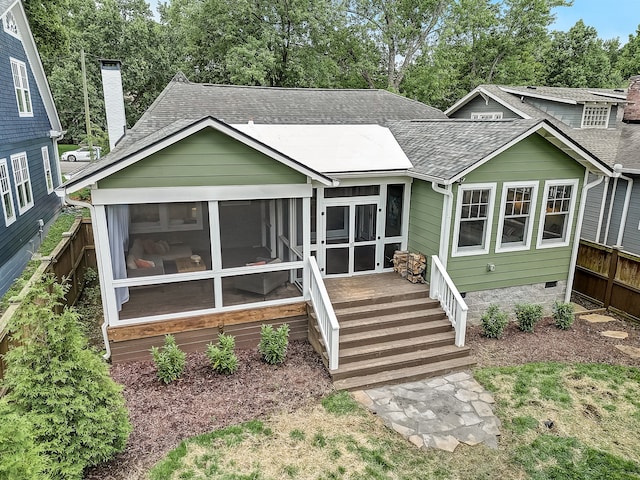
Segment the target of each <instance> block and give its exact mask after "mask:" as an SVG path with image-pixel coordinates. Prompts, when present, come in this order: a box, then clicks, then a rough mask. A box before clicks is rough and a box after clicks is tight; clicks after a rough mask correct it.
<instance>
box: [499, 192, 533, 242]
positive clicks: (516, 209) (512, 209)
mask: <svg viewBox="0 0 640 480" xmlns="http://www.w3.org/2000/svg"><path fill="white" fill-rule="evenodd" d="M537 190H538V182H506V183H505V184H504V185H503V188H502V205H501V210H500V221H499V223H498V234H497V238H496V252H501V251H507V250H510V251H513V250H527V249H529V247H530V245H531V232H532V231H533V221H532V218H533V215H534V214H535V211H536V197H537Z"/></svg>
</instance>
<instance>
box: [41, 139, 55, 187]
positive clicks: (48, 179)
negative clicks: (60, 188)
mask: <svg viewBox="0 0 640 480" xmlns="http://www.w3.org/2000/svg"><path fill="white" fill-rule="evenodd" d="M40 150H41V152H42V166H43V168H44V181H45V183H46V184H47V193H51V192H53V173H52V172H51V161H50V160H49V147H42V148H41V149H40Z"/></svg>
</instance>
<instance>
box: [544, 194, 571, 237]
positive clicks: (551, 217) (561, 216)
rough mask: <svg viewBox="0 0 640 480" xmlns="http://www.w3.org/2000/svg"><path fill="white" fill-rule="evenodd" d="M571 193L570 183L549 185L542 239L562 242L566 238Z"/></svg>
mask: <svg viewBox="0 0 640 480" xmlns="http://www.w3.org/2000/svg"><path fill="white" fill-rule="evenodd" d="M572 195H573V186H572V185H552V186H550V187H549V190H548V193H547V206H546V207H547V208H546V211H545V212H544V224H543V231H542V240H550V241H552V242H553V241H555V242H564V241H565V240H566V239H567V225H568V223H569V222H568V221H569V214H570V209H571V198H572Z"/></svg>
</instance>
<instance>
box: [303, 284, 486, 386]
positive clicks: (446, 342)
mask: <svg viewBox="0 0 640 480" xmlns="http://www.w3.org/2000/svg"><path fill="white" fill-rule="evenodd" d="M386 291H387V292H388V293H377V294H375V295H369V296H367V297H365V298H362V297H361V298H357V299H337V300H334V299H333V296H332V295H331V292H329V295H330V297H332V302H333V308H334V310H335V313H336V316H337V318H338V322H339V324H340V348H339V353H340V355H339V366H338V369H336V370H334V371H331V372H330V373H331V376H332V378H333V382H334V385H335V387H336V388H337V389H339V390H358V389H362V388H370V387H374V386H379V385H385V384H394V383H403V382H409V381H414V380H419V379H423V378H428V377H433V376H437V375H442V374H446V373H448V372H452V371H456V370H462V369H467V368H469V367H471V366H472V365H473V364H474V362H473V361H472V360H471V358H470V349H469V347H466V346H465V347H456V346H455V344H454V338H455V332H454V330H453V328H452V326H451V323H450V322H449V320H448V319H447V317H446V315H445V313H444V311H443V310H442V309H441V308H440V305H439V303H438V301H437V300H432V299H430V298H429V296H428V290H427V289H426V288H422V289H419V290H414V291H410V292H402V293H392V292H393V288H387V289H386ZM309 341H310V342H311V344H312V345H313V346H314V348H315V349H316V350H317V351H318V352H319V353H321V354H322V356H323V359H324V362H325V365H328V361H327V356H326V352H325V350H324V346H323V342H322V337H321V335H320V331H319V329H318V325H317V321H316V319H315V315H314V314H313V311H312V309H311V313H310V315H309Z"/></svg>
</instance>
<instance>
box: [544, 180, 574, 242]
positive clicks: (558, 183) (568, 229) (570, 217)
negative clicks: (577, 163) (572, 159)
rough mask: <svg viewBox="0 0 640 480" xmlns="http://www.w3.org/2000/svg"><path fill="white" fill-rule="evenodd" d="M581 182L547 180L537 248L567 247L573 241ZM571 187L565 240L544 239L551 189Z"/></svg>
mask: <svg viewBox="0 0 640 480" xmlns="http://www.w3.org/2000/svg"><path fill="white" fill-rule="evenodd" d="M579 184H580V181H579V180H578V179H577V178H574V179H566V180H547V181H546V182H545V183H544V192H543V196H542V200H541V205H540V219H539V221H538V241H537V242H536V248H538V249H540V248H556V247H566V246H567V245H569V241H570V240H571V229H572V228H573V217H574V215H575V207H576V199H577V197H578V193H579V192H578V185H579ZM563 185H567V186H571V192H572V193H571V199H570V203H569V211H568V212H567V215H568V216H567V225H566V228H565V235H564V236H565V238H563V239H546V240H543V239H542V234H543V233H544V221H545V219H546V217H547V200H548V196H549V189H550V188H551V187H557V186H563Z"/></svg>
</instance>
